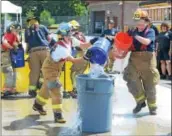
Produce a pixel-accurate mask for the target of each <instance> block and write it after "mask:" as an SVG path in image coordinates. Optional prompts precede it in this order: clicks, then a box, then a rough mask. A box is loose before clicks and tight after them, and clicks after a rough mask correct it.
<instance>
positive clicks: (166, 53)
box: [158, 50, 170, 61]
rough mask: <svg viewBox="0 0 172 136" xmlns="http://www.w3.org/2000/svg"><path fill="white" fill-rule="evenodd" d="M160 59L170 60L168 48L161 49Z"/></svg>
mask: <svg viewBox="0 0 172 136" xmlns="http://www.w3.org/2000/svg"><path fill="white" fill-rule="evenodd" d="M158 56H159V60H165V61H166V60H170V56H169V55H168V51H167V50H160V51H159V55H158Z"/></svg>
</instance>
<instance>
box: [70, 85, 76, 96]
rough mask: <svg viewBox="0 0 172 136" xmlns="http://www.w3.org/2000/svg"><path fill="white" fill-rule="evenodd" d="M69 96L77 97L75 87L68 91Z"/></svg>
mask: <svg viewBox="0 0 172 136" xmlns="http://www.w3.org/2000/svg"><path fill="white" fill-rule="evenodd" d="M70 95H71V97H72V98H74V99H76V98H77V91H76V88H74V89H73V90H72V91H71V93H70Z"/></svg>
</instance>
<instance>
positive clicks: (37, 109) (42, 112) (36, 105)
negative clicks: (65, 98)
mask: <svg viewBox="0 0 172 136" xmlns="http://www.w3.org/2000/svg"><path fill="white" fill-rule="evenodd" d="M33 110H34V111H38V112H39V114H40V115H47V112H46V111H45V110H44V109H43V106H42V105H40V104H38V103H37V102H36V101H35V103H34V105H33Z"/></svg>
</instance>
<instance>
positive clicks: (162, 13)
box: [161, 8, 165, 21]
mask: <svg viewBox="0 0 172 136" xmlns="http://www.w3.org/2000/svg"><path fill="white" fill-rule="evenodd" d="M164 12H165V9H164V8H163V9H162V11H161V15H162V21H164Z"/></svg>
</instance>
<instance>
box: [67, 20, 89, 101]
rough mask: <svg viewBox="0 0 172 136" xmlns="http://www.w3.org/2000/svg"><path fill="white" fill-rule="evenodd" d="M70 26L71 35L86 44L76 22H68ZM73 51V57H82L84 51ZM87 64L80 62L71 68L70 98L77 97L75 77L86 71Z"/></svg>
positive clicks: (74, 49) (78, 49)
mask: <svg viewBox="0 0 172 136" xmlns="http://www.w3.org/2000/svg"><path fill="white" fill-rule="evenodd" d="M69 23H70V24H71V25H72V35H73V36H74V37H75V38H77V39H78V40H80V41H81V42H86V38H85V36H84V34H83V33H82V32H79V28H80V24H79V23H78V22H77V21H76V20H72V21H70V22H69ZM73 51H76V54H74V55H75V56H74V57H76V58H77V57H81V56H83V55H84V51H83V50H82V49H81V48H73ZM87 66H88V62H87V61H82V62H81V63H74V64H73V65H72V67H71V75H70V77H71V80H72V85H73V90H72V92H71V96H72V97H73V98H76V97H77V91H76V81H75V78H76V75H78V74H83V73H84V71H85V70H86V69H87Z"/></svg>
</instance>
